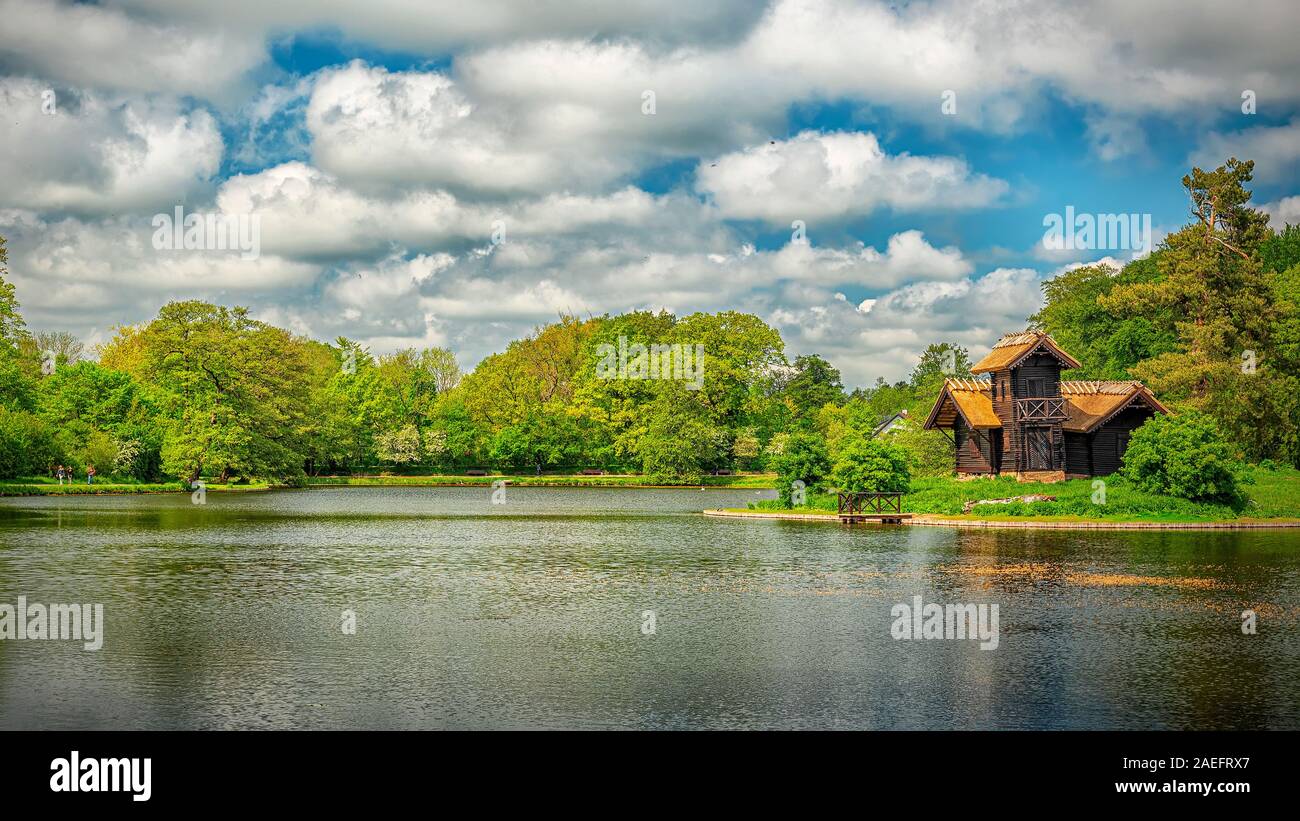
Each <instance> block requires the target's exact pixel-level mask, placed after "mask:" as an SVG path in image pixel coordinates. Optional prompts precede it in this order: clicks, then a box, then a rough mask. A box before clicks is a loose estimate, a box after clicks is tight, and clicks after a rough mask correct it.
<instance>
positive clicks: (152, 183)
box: [0, 78, 222, 213]
mask: <svg viewBox="0 0 1300 821" xmlns="http://www.w3.org/2000/svg"><path fill="white" fill-rule="evenodd" d="M45 91H46V89H45V87H44V86H42V85H41V84H39V83H37V82H35V81H31V80H21V79H14V78H0V117H4V118H5V121H6V122H13V123H15V126H16V131H18V132H19V133H21V134H23V138H22V139H19V140H14V141H13V142H11V143H9V144H7V145H6V146H5V148H4V150H3V151H0V179H3V180H4V185H3V186H2V187H0V207H5V206H12V207H21V208H32V209H41V210H52V211H74V212H79V213H105V212H110V213H111V212H119V211H122V210H138V209H149V208H153V209H157V208H170V207H171V206H174V205H177V204H180V203H182V202H185V201H187V200H188V199H190V198H192V197H193V196H195V195H196V194H201V193H202V192H204V191H205V190H206V189H208V188H209V187H210V185H211V182H210V180H211V177H212V176H213V175H214V174H215V173H216V172H217V169H218V167H219V165H220V162H221V153H222V141H221V134H220V132H219V131H218V129H217V125H216V122H215V121H214V119H213V118H212V116H211V115H210V114H209V113H208V112H207V111H205V110H203V109H193V110H185V109H184V108H182V107H181V106H180V105H178V104H177V103H176V102H175V101H172V100H169V99H162V98H134V99H119V98H116V97H111V96H103V95H99V94H91V93H84V94H64V95H62V96H61V95H59V94H58V93H57V92H56V93H55V95H54V97H53V98H51V99H52V100H53V102H54V105H53V108H52V113H47V112H49V111H50V109H49V108H48V106H43V104H44V103H45V102H46V100H47V98H46V97H45V96H44V93H45Z"/></svg>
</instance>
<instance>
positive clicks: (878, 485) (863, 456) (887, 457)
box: [830, 439, 911, 493]
mask: <svg viewBox="0 0 1300 821" xmlns="http://www.w3.org/2000/svg"><path fill="white" fill-rule="evenodd" d="M830 481H831V484H832V485H833V486H834V487H836V488H837V489H839V490H842V491H848V492H860V491H866V492H873V493H906V492H908V490H910V489H911V472H910V470H909V469H908V456H907V451H905V450H904V449H903V448H901V447H899V446H898V445H894V444H890V443H888V442H881V441H880V440H877V439H857V440H854V441H853V442H850V443H849V444H847V445H846V446H844V447H843V448H841V450H840V453H839V455H838V456H837V457H836V459H835V465H834V466H833V467H832V468H831V474H830Z"/></svg>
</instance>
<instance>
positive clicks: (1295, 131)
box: [1189, 119, 1300, 179]
mask: <svg viewBox="0 0 1300 821" xmlns="http://www.w3.org/2000/svg"><path fill="white" fill-rule="evenodd" d="M1229 157H1236V158H1237V159H1239V160H1254V161H1255V176H1256V177H1257V178H1262V179H1277V178H1279V177H1281V176H1283V175H1284V174H1285V173H1286V171H1287V170H1288V168H1289V167H1292V166H1293V165H1294V164H1296V163H1297V162H1300V119H1293V120H1291V122H1289V123H1287V124H1286V125H1279V126H1255V127H1254V128H1247V129H1243V130H1241V131H1233V132H1229V133H1221V132H1214V133H1211V134H1209V135H1207V136H1206V137H1205V139H1204V140H1202V141H1201V145H1200V147H1199V148H1198V149H1197V150H1196V151H1195V153H1193V154H1192V156H1191V157H1190V158H1189V162H1192V163H1195V164H1196V165H1199V166H1200V167H1201V168H1204V169H1207V170H1210V169H1214V168H1217V167H1218V166H1220V165H1223V164H1224V163H1225V162H1227V160H1228V158H1229Z"/></svg>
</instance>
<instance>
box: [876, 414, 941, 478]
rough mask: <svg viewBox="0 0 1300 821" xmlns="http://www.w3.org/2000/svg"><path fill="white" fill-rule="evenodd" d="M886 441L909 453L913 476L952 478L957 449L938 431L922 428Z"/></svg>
mask: <svg viewBox="0 0 1300 821" xmlns="http://www.w3.org/2000/svg"><path fill="white" fill-rule="evenodd" d="M885 441H887V442H891V443H893V444H895V445H898V446H899V447H901V448H902V449H903V450H904V452H906V453H907V465H908V469H909V470H910V471H911V473H912V475H913V476H951V475H952V474H953V466H954V465H955V464H956V453H954V451H955V450H956V448H954V447H953V444H952V441H951V440H950V439H948V437H947V436H944V435H943V434H942V433H940V432H939V431H937V430H921V428H920V426H919V425H918V426H916V427H914V428H911V429H908V430H900V431H898V432H897V433H893V434H889V438H888V439H886V440H885Z"/></svg>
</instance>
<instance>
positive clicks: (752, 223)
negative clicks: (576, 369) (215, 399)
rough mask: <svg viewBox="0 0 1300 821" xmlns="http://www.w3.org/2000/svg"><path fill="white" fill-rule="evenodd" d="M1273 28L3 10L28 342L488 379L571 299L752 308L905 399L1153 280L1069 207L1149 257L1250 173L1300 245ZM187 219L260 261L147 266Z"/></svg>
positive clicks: (1059, 10)
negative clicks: (1156, 242) (1083, 291)
mask: <svg viewBox="0 0 1300 821" xmlns="http://www.w3.org/2000/svg"><path fill="white" fill-rule="evenodd" d="M1249 5H1250V6H1251V8H1250V9H1249V10H1248V12H1242V11H1241V10H1240V9H1224V8H1222V7H1221V6H1220V5H1216V4H1211V3H1162V2H1157V3H1152V4H1143V6H1142V7H1141V8H1132V7H1130V4H1126V3H1121V2H1117V1H1116V2H1110V0H1104V1H1103V2H1096V3H1091V4H1080V3H1066V2H1042V3H1032V4H1024V3H1018V2H989V3H985V4H980V5H979V6H978V7H976V6H973V5H972V4H968V3H959V2H951V3H946V2H931V3H913V4H902V5H897V4H894V5H890V4H883V3H874V2H849V0H773V2H770V3H768V4H766V5H763V4H756V3H749V2H740V0H719V1H718V2H714V3H706V4H701V3H698V2H676V0H665V1H664V2H656V3H652V2H649V0H644V1H643V0H631V1H630V2H627V3H624V4H607V3H597V2H594V0H592V2H588V0H571V2H567V3H559V2H551V1H550V0H543V1H542V2H510V1H509V0H485V2H483V3H482V4H481V5H479V6H476V8H475V11H474V12H473V13H469V12H466V11H465V10H464V9H463V8H461V7H460V6H459V5H458V4H455V3H451V2H444V1H443V0H430V2H423V3H405V2H401V0H384V2H381V3H370V4H362V5H358V6H357V7H356V8H355V9H351V10H348V9H346V8H344V7H343V6H342V5H341V4H340V5H339V6H331V7H330V8H328V9H321V8H320V7H319V4H309V3H298V2H283V3H274V4H268V3H259V2H252V0H235V1H234V2H231V3H228V4H223V5H221V6H213V5H211V4H207V3H201V2H198V0H172V2H163V0H116V1H115V2H114V1H109V2H103V3H100V4H96V5H86V4H72V3H66V2H55V0H0V15H2V16H3V17H4V19H6V20H9V21H18V24H17V25H11V26H7V27H6V29H5V31H3V32H0V113H3V114H4V115H5V116H4V117H3V119H2V120H0V129H2V130H0V179H3V180H5V182H6V184H5V185H4V186H0V235H3V236H5V237H6V238H7V239H8V240H9V245H10V264H9V268H10V274H9V279H11V281H13V282H14V283H15V286H16V288H17V290H18V296H19V299H20V300H21V301H22V303H23V306H24V311H25V313H26V315H27V317H28V320H29V324H30V325H31V326H32V327H33V328H35V329H38V330H68V331H72V332H73V333H76V334H78V335H79V336H81V337H83V338H84V339H86V340H87V341H89V342H90V343H91V344H94V343H95V342H99V341H102V340H103V339H104V338H106V337H107V336H108V335H109V334H111V332H112V328H114V327H115V326H119V325H123V324H131V323H137V322H142V321H147V320H148V319H149V318H150V317H151V316H152V315H153V314H154V313H155V312H156V310H157V308H158V307H159V306H160V305H161V304H163V303H164V302H166V301H168V300H171V299H187V298H203V299H210V300H214V301H220V302H225V303H235V304H242V305H247V306H249V307H250V308H251V309H252V310H253V311H254V313H255V315H257V316H259V317H261V318H263V319H265V320H267V321H270V322H274V323H276V324H280V325H283V326H286V327H289V328H291V329H293V330H295V331H297V332H299V333H303V334H307V335H310V336H313V337H316V338H320V339H331V338H333V337H335V336H337V335H347V336H349V337H353V338H357V339H361V340H363V341H364V342H366V343H367V344H369V345H371V347H372V348H373V349H374V350H375V351H376V352H386V351H390V350H394V349H397V348H402V347H420V346H426V345H445V346H447V347H450V348H451V349H453V350H454V351H456V352H457V355H458V357H459V359H460V361H461V363H462V365H463V366H465V367H472V366H473V365H474V363H476V362H477V361H478V360H479V359H480V358H481V357H482V356H484V355H486V354H487V353H490V352H492V351H494V350H500V349H502V348H503V347H504V346H505V345H506V344H507V343H508V341H509V340H510V339H512V338H514V337H517V336H519V335H521V334H524V333H527V332H528V331H529V330H531V329H532V328H533V327H535V326H537V325H539V324H542V323H545V322H548V321H552V320H554V319H555V318H556V316H557V315H558V314H559V313H561V312H574V313H579V314H584V315H585V314H587V313H592V314H600V313H604V312H611V313H613V312H621V311H625V310H631V309H637V308H650V309H655V308H668V309H670V310H673V311H676V312H677V313H679V314H686V313H690V312H693V311H717V310H727V309H736V310H744V311H750V312H753V313H756V314H758V315H759V316H761V317H762V318H764V320H766V321H767V322H769V323H770V324H772V325H773V326H774V327H777V328H778V329H779V330H780V331H781V333H782V336H783V337H784V339H785V340H786V344H787V349H788V352H789V353H790V355H791V356H793V355H795V354H800V353H809V352H817V353H821V354H823V355H825V356H826V357H827V358H828V359H830V360H831V361H832V362H833V363H834V364H835V365H836V366H837V367H839V368H840V369H841V370H842V371H843V373H844V377H845V382H846V384H848V385H850V386H852V385H858V384H869V383H870V382H872V381H874V379H875V378H876V377H877V376H884V377H886V378H889V379H897V378H901V377H902V376H904V375H905V374H906V373H907V371H908V370H909V369H910V367H911V365H912V363H913V362H914V360H915V357H916V355H917V354H918V353H919V352H920V350H922V349H923V348H924V347H925V346H926V345H927V344H929V343H931V342H935V341H942V340H950V341H955V342H958V343H960V344H964V345H966V346H968V347H969V348H971V350H972V353H973V354H975V355H977V356H978V355H979V354H980V353H982V352H983V351H984V350H987V348H988V346H989V345H991V344H992V342H993V341H994V340H995V339H996V338H997V336H998V335H1000V334H1001V333H1003V332H1005V331H1010V330H1017V329H1019V328H1021V327H1023V325H1024V321H1025V318H1026V316H1027V315H1028V314H1030V313H1032V312H1033V311H1034V310H1035V309H1036V308H1037V307H1038V302H1039V298H1040V297H1039V293H1040V291H1039V289H1040V287H1041V284H1042V282H1043V281H1044V280H1045V279H1048V278H1050V277H1051V276H1054V275H1056V274H1057V273H1059V272H1060V271H1061V270H1062V269H1063V268H1064V267H1066V266H1070V265H1077V264H1081V263H1088V262H1093V261H1097V260H1107V261H1114V262H1119V263H1122V262H1124V261H1125V260H1127V259H1130V258H1132V256H1133V254H1134V253H1135V251H1134V250H1133V249H1129V248H1105V247H1101V248H1092V249H1077V250H1070V251H1049V250H1048V249H1046V248H1044V247H1043V245H1042V242H1041V239H1042V236H1043V232H1044V230H1045V229H1044V227H1043V220H1044V217H1045V216H1046V215H1048V214H1054V213H1057V214H1059V213H1063V212H1064V210H1065V208H1066V207H1067V206H1070V207H1073V209H1074V210H1075V212H1077V213H1086V214H1115V213H1124V214H1132V213H1137V214H1149V215H1150V216H1151V220H1152V223H1153V225H1154V227H1155V232H1156V235H1157V238H1158V237H1159V236H1160V235H1162V234H1163V233H1164V232H1167V231H1170V230H1175V229H1176V228H1177V227H1179V226H1180V225H1182V224H1183V223H1184V222H1185V221H1186V219H1187V203H1186V199H1185V196H1184V192H1183V190H1182V188H1181V185H1180V182H1179V181H1180V179H1181V177H1182V175H1183V174H1185V173H1187V171H1188V170H1189V169H1190V167H1191V165H1192V164H1193V163H1198V164H1202V165H1206V164H1208V165H1215V164H1219V163H1222V162H1223V161H1224V160H1225V159H1226V158H1227V157H1228V156H1230V155H1232V154H1235V155H1237V156H1239V157H1242V158H1249V159H1255V160H1256V161H1257V163H1258V166H1257V173H1256V182H1255V192H1256V196H1255V202H1256V203H1257V205H1259V206H1261V207H1264V208H1265V209H1266V210H1268V211H1269V212H1270V214H1271V215H1272V216H1273V218H1274V221H1275V223H1276V224H1278V225H1280V224H1281V223H1283V222H1285V221H1287V220H1289V221H1291V222H1293V223H1294V222H1300V196H1297V194H1300V82H1297V80H1300V56H1298V55H1297V51H1296V49H1294V47H1293V43H1292V42H1290V39H1291V36H1292V35H1291V34H1290V32H1293V31H1294V30H1296V28H1297V23H1300V12H1297V10H1296V8H1295V7H1294V4H1292V3H1285V2H1276V3H1270V2H1260V3H1252V4H1249ZM1247 90H1250V91H1251V92H1253V98H1254V102H1255V107H1254V110H1253V111H1251V112H1246V111H1243V107H1242V106H1243V103H1242V95H1243V93H1245V92H1246V91H1247ZM648 92H649V93H652V94H653V99H654V107H653V111H647V110H646V94H647V93H648ZM946 92H951V95H950V99H951V101H953V102H955V109H954V108H951V107H949V108H947V109H945V108H944V107H943V105H942V104H943V102H944V100H945V93H946ZM51 94H52V95H53V100H54V105H52V106H51V105H49V104H48V102H47V101H48V100H49V99H51V98H50V95H51ZM177 206H182V207H184V208H185V209H186V210H187V213H199V214H216V215H219V216H222V217H230V218H231V219H237V218H240V217H241V216H242V217H255V218H256V219H257V221H258V222H257V224H258V225H259V226H260V231H259V236H258V239H259V242H258V248H257V249H256V253H255V254H252V255H250V254H247V253H245V254H242V255H241V254H240V253H238V252H230V251H228V250H223V249H215V248H212V249H204V248H200V249H190V250H184V249H180V250H178V249H166V248H157V247H154V245H153V244H152V242H151V236H152V233H153V229H152V223H151V221H152V220H153V218H154V217H155V215H158V214H171V213H172V212H173V209H174V208H175V207H177ZM795 221H800V222H801V223H802V224H803V225H804V226H805V228H806V242H797V241H794V239H793V236H792V235H793V233H794V232H793V230H792V223H794V222H795ZM502 240H504V241H502ZM1139 253H1140V251H1139Z"/></svg>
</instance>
